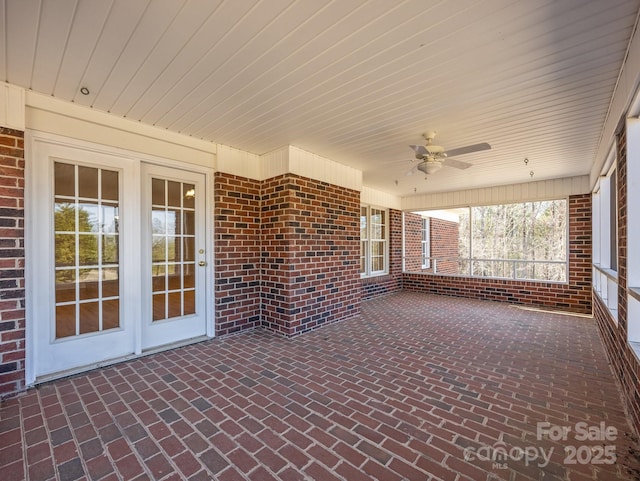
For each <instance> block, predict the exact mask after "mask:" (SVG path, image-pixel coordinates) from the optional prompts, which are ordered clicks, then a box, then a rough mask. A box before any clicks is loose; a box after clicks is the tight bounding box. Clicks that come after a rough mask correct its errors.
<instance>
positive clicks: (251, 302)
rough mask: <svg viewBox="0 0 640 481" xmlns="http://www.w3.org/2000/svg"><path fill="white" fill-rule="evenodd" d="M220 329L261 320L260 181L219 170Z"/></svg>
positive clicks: (217, 253)
mask: <svg viewBox="0 0 640 481" xmlns="http://www.w3.org/2000/svg"><path fill="white" fill-rule="evenodd" d="M213 194H214V202H215V203H214V219H215V223H214V241H213V246H212V247H213V249H214V252H215V269H214V278H215V299H216V302H215V304H216V306H215V311H216V313H215V316H216V335H222V334H228V333H231V332H236V331H239V330H241V329H246V328H251V327H256V326H258V325H260V323H261V318H260V310H261V303H260V292H261V291H260V289H261V286H260V275H261V274H260V248H261V233H260V228H261V225H260V206H261V199H260V196H261V192H260V184H259V183H258V182H255V181H251V180H249V179H244V178H241V177H236V176H233V175H229V174H223V173H220V172H218V173H216V175H215V186H214V192H213Z"/></svg>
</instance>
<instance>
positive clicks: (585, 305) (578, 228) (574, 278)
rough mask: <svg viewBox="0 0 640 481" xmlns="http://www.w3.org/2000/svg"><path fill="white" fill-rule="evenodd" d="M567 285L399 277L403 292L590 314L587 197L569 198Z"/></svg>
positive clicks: (589, 244) (418, 275)
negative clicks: (503, 302)
mask: <svg viewBox="0 0 640 481" xmlns="http://www.w3.org/2000/svg"><path fill="white" fill-rule="evenodd" d="M568 208H569V282H568V283H567V284H554V283H546V282H531V281H517V280H504V279H484V278H475V277H464V276H437V275H424V274H410V273H405V274H404V275H403V280H402V285H403V288H404V289H409V290H417V291H425V292H430V293H434V294H444V295H450V296H460V297H473V298H478V299H488V300H495V301H505V302H511V303H515V304H525V305H531V306H537V307H545V308H552V309H559V310H567V311H573V312H582V313H590V312H591V196H590V194H584V195H575V196H571V197H570V198H569V203H568Z"/></svg>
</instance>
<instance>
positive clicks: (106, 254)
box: [102, 235, 119, 264]
mask: <svg viewBox="0 0 640 481" xmlns="http://www.w3.org/2000/svg"><path fill="white" fill-rule="evenodd" d="M118 256H119V253H118V236H117V235H103V236H102V262H103V264H117V263H118V262H119V259H118Z"/></svg>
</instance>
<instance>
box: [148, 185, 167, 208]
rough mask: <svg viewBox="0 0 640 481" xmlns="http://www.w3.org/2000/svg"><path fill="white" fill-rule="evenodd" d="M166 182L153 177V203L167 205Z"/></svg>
mask: <svg viewBox="0 0 640 481" xmlns="http://www.w3.org/2000/svg"><path fill="white" fill-rule="evenodd" d="M164 184H165V182H164V180H162V179H151V203H152V204H153V205H165V203H164V192H165V185H164Z"/></svg>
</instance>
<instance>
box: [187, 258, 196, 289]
mask: <svg viewBox="0 0 640 481" xmlns="http://www.w3.org/2000/svg"><path fill="white" fill-rule="evenodd" d="M184 287H185V289H189V288H193V287H196V266H195V264H186V265H185V266H184Z"/></svg>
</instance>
